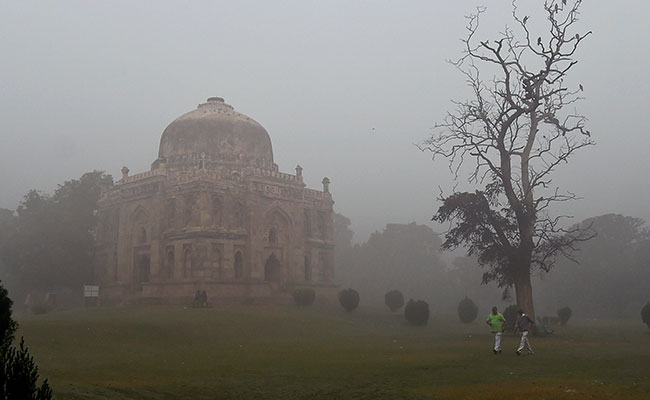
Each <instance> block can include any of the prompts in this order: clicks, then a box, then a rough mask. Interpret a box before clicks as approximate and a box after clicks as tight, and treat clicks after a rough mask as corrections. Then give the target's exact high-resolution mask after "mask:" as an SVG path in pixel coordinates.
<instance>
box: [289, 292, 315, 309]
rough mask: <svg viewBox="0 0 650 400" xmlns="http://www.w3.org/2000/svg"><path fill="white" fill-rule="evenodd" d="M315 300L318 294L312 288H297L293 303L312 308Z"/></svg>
mask: <svg viewBox="0 0 650 400" xmlns="http://www.w3.org/2000/svg"><path fill="white" fill-rule="evenodd" d="M315 298H316V292H315V291H314V289H311V288H297V289H294V291H293V301H294V302H295V303H296V305H297V306H310V305H312V303H314V299H315Z"/></svg>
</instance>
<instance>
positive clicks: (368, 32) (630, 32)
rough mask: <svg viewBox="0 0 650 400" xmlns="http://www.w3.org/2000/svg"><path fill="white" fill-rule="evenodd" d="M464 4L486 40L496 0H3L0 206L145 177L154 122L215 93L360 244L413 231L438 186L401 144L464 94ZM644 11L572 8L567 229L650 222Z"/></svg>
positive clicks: (498, 21)
mask: <svg viewBox="0 0 650 400" xmlns="http://www.w3.org/2000/svg"><path fill="white" fill-rule="evenodd" d="M528 3H531V2H528ZM442 4H444V6H443V5H442ZM478 4H488V5H489V8H488V13H487V15H486V18H485V19H484V21H483V22H484V23H483V26H482V29H481V37H482V38H486V39H491V38H494V37H495V36H496V35H495V33H496V32H498V31H499V30H500V29H502V28H503V27H504V25H505V24H506V23H509V22H510V20H509V10H510V2H509V1H496V0H492V1H483V2H482V3H480V2H476V1H474V0H471V1H470V0H468V1H457V2H452V1H445V2H442V1H400V2H396V1H349V0H348V1H304V0H301V1H281V2H280V1H278V2H274V1H224V2H217V1H205V2H200V1H192V2H180V1H175V2H170V1H165V2H163V1H151V2H144V1H135V2H134V1H105V2H94V1H93V2H89V1H60V2H42V1H38V2H31V1H20V2H18V1H15V2H13V1H11V2H10V1H2V2H1V3H0V54H1V60H2V61H1V62H0V171H1V172H0V174H1V175H0V185H1V186H0V187H1V190H0V207H6V208H15V207H16V205H17V203H18V202H19V200H20V198H21V197H22V195H23V194H24V193H25V192H27V190H29V189H32V188H36V189H41V190H43V191H46V192H51V191H52V190H53V189H54V187H55V185H56V184H57V183H60V182H62V181H64V180H66V179H70V178H77V177H79V176H80V175H81V174H82V173H83V172H86V171H89V170H93V169H100V170H105V171H107V172H109V173H111V174H113V176H114V177H116V178H117V177H119V175H120V172H119V170H120V168H121V167H122V166H123V165H127V166H128V167H129V168H130V169H131V171H132V173H138V172H143V171H145V170H148V169H149V168H150V164H151V162H152V161H153V160H154V159H155V158H156V156H157V152H158V143H159V140H160V135H161V134H162V132H163V130H164V129H165V127H166V126H167V125H168V124H169V123H170V122H171V121H173V120H174V119H175V118H176V117H178V116H180V115H181V114H184V113H185V112H188V111H191V110H193V109H194V108H195V107H196V106H197V104H199V103H201V102H203V101H205V99H206V98H207V97H210V96H221V97H224V98H225V100H226V102H227V103H229V104H231V105H233V106H234V107H235V109H236V110H238V111H240V112H242V113H244V114H246V115H249V116H250V117H252V118H254V119H255V120H257V121H258V122H259V123H261V124H262V125H263V126H264V127H265V128H266V129H267V131H268V132H269V134H270V136H271V140H272V142H273V149H274V154H275V161H276V163H277V164H279V166H280V170H281V171H284V172H293V171H294V167H295V165H296V164H300V165H302V167H303V168H304V173H303V174H304V176H305V179H306V181H307V183H308V185H309V186H310V187H313V188H320V187H321V185H320V181H321V180H322V178H323V176H328V177H329V178H330V179H331V181H332V185H331V189H332V192H333V195H334V199H335V201H336V205H335V209H336V210H337V211H338V212H340V213H343V214H345V215H347V216H348V217H350V218H351V219H352V222H353V229H354V230H355V232H357V236H356V239H357V240H363V239H365V238H366V237H367V235H368V234H369V233H370V232H372V231H374V230H380V229H382V228H383V226H384V225H385V224H386V223H387V222H410V221H416V222H418V223H427V222H428V221H429V219H430V217H431V215H432V214H433V213H434V211H435V209H436V208H437V206H438V203H437V202H436V196H437V194H438V189H437V187H438V186H442V187H443V188H449V187H451V185H452V182H451V175H450V173H449V171H448V170H447V166H446V164H445V163H444V162H443V161H442V160H440V161H436V162H432V161H431V160H430V155H429V154H426V153H422V152H420V151H419V150H418V149H417V148H416V147H415V146H414V145H413V144H414V143H416V142H420V141H421V140H423V139H426V138H427V137H428V136H429V135H430V133H431V132H432V131H431V128H432V126H433V125H434V124H435V122H439V121H440V120H441V119H442V117H443V116H444V114H445V112H446V111H447V110H449V109H450V108H451V104H450V100H451V99H459V100H462V99H463V98H464V97H465V93H466V92H465V86H464V79H463V77H462V76H461V75H460V74H459V73H458V72H457V71H456V70H455V69H454V68H453V67H451V66H450V65H449V64H447V63H446V62H445V59H448V58H455V57H458V56H459V55H460V51H461V43H460V42H459V40H458V39H459V38H461V37H462V36H463V35H464V27H465V19H464V15H466V14H468V13H470V12H472V11H473V10H474V7H475V6H476V5H478ZM648 15H650V4H649V3H648V2H644V1H640V0H639V1H631V0H624V1H600V0H598V1H587V2H586V4H585V5H584V6H583V14H582V17H581V23H580V26H581V27H582V28H584V30H585V31H586V30H593V31H594V35H593V36H592V37H591V38H590V39H589V40H587V41H586V42H584V46H583V47H582V48H581V50H580V51H579V53H578V59H579V60H580V61H579V64H578V65H577V67H576V68H575V70H574V71H573V79H575V80H576V82H578V81H579V82H580V83H582V84H583V85H584V87H585V92H584V94H585V97H586V100H585V101H584V102H582V103H581V104H579V105H578V109H579V111H580V112H582V113H584V114H585V115H587V116H588V117H589V119H590V121H589V128H590V130H591V131H592V133H593V137H594V138H595V140H596V141H597V143H598V145H597V146H596V147H592V148H590V149H588V150H585V151H583V152H582V153H581V154H579V155H578V156H576V157H575V158H574V159H573V160H572V161H571V163H570V164H569V165H566V166H564V167H562V169H561V170H560V171H558V173H557V175H556V183H557V184H559V185H560V186H562V187H564V188H566V189H570V190H572V191H574V192H575V193H576V194H578V195H580V196H582V197H584V200H582V201H580V202H578V203H575V204H572V205H563V208H562V209H561V210H559V211H561V212H563V213H573V214H575V215H576V217H577V218H578V219H582V218H585V217H589V216H593V215H598V214H603V213H608V212H618V213H623V214H627V215H634V216H639V217H642V218H644V219H650V180H649V179H648V173H649V172H650V168H649V165H650V161H648V157H647V154H648V150H649V149H650V122H649V119H648V112H649V111H650V78H649V75H650V73H649V71H650V51H649V50H650V28H648V21H647V17H648ZM541 17H542V15H541V13H538V14H537V15H535V14H531V21H532V22H531V23H534V22H535V21H534V20H535V19H540V18H541Z"/></svg>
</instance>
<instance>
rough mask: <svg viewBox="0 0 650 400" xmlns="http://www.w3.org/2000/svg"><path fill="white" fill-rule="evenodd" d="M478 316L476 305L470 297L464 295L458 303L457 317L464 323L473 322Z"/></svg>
mask: <svg viewBox="0 0 650 400" xmlns="http://www.w3.org/2000/svg"><path fill="white" fill-rule="evenodd" d="M477 316H478V306H477V305H476V303H474V301H472V299H470V298H469V297H467V296H465V298H464V299H462V300H461V301H460V303H458V318H460V321H461V322H463V323H466V324H469V323H470V322H473V321H474V320H475V319H476V317H477Z"/></svg>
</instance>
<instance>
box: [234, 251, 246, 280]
mask: <svg viewBox="0 0 650 400" xmlns="http://www.w3.org/2000/svg"><path fill="white" fill-rule="evenodd" d="M243 276H244V259H243V257H242V255H241V251H238V252H236V253H235V279H241V278H242V277H243Z"/></svg>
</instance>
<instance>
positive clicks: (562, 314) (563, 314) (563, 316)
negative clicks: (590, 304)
mask: <svg viewBox="0 0 650 400" xmlns="http://www.w3.org/2000/svg"><path fill="white" fill-rule="evenodd" d="M572 313H573V311H571V309H570V308H569V307H564V308H560V309H559V310H557V316H558V318H559V319H560V325H562V326H566V324H567V322H569V318H571V314H572Z"/></svg>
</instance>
